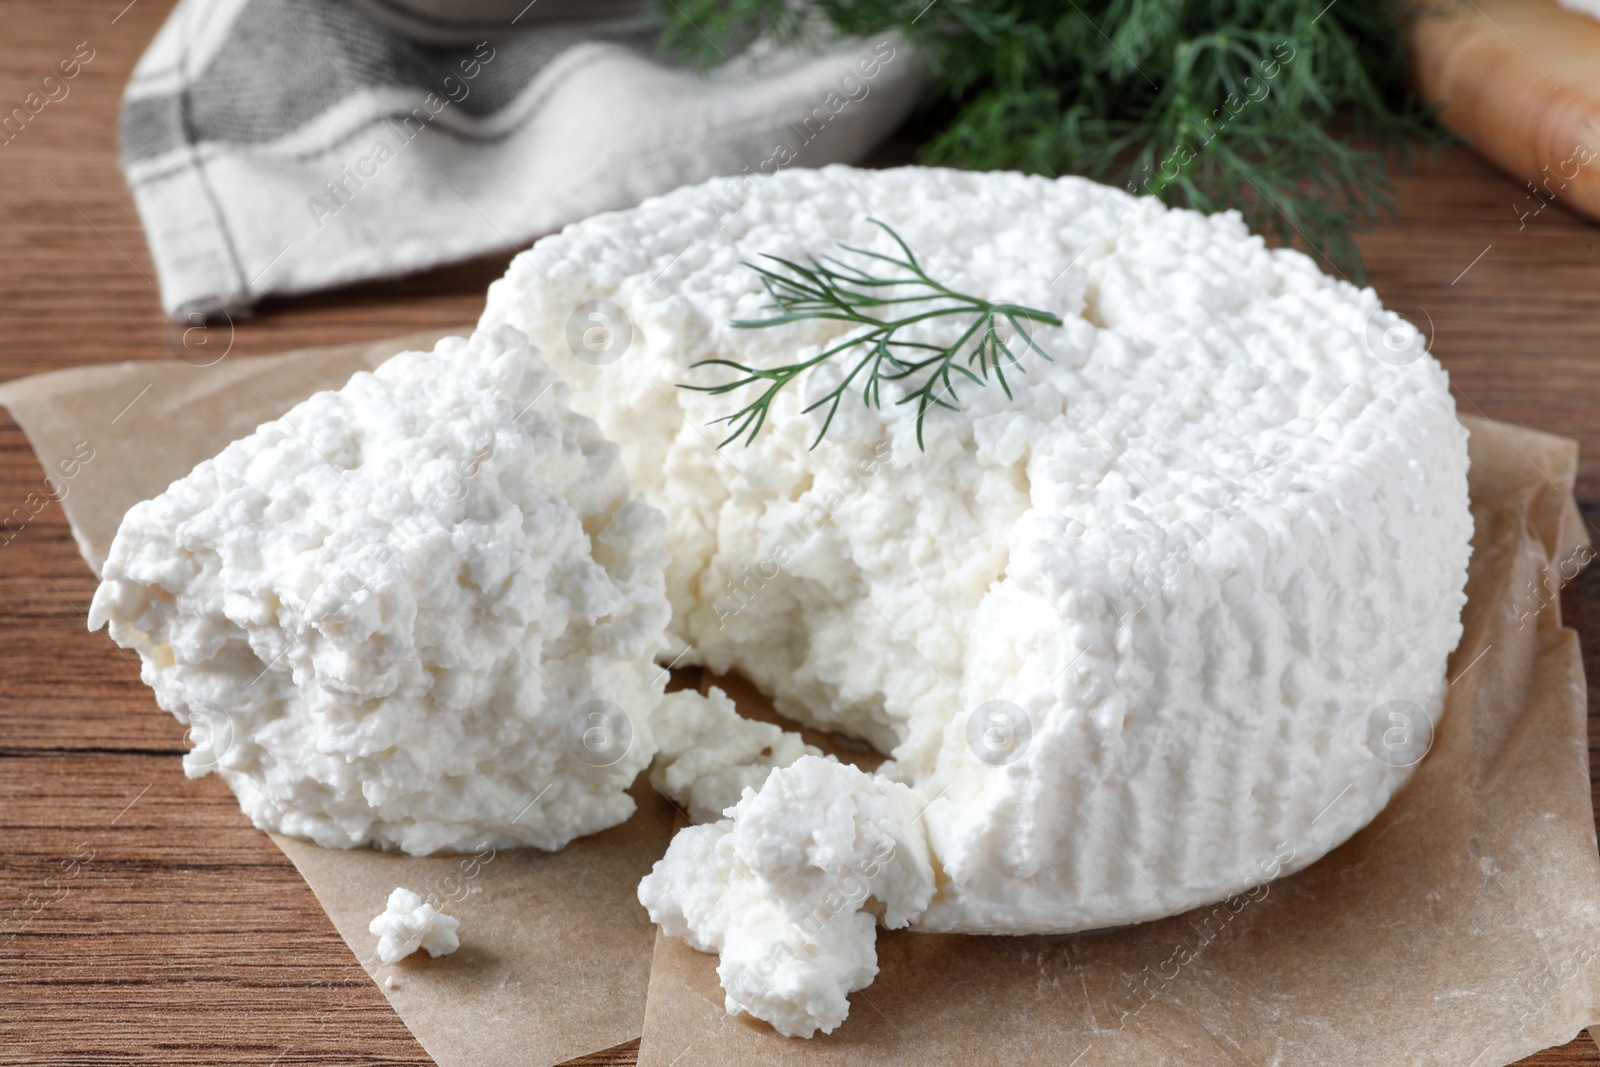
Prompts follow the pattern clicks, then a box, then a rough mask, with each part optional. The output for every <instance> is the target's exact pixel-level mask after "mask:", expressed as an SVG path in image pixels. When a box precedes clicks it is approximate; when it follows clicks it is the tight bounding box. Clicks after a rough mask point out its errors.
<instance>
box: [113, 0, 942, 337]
mask: <svg viewBox="0 0 1600 1067" xmlns="http://www.w3.org/2000/svg"><path fill="white" fill-rule="evenodd" d="M510 2H511V0H463V2H460V3H454V4H442V3H441V0H182V2H181V3H179V4H178V6H177V7H176V8H175V9H174V11H173V13H172V15H171V17H170V18H169V19H168V20H167V23H166V24H165V25H164V26H163V27H162V28H161V30H160V32H159V33H158V34H157V36H156V38H155V40H154V41H153V42H152V43H151V45H150V47H149V49H148V51H146V53H145V55H144V56H143V58H142V59H141V60H140V62H139V65H138V67H137V68H135V70H134V73H133V77H132V79H131V80H130V81H129V83H128V88H127V92H126V96H125V98H124V101H123V114H122V166H123V169H124V171H125V173H126V174H127V178H128V184H129V185H130V186H131V187H132V190H133V195H134V200H135V202H136V203H137V205H138V209H139V214H140V217H141V218H142V220H143V222H144V227H145V232H146V234H147V236H148V239H149V242H150V250H151V253H152V255H153V257H154V259H155V264H156V269H157V271H158V272H159V274H160V278H161V301H162V304H163V306H164V307H165V308H166V310H167V312H168V313H169V314H171V315H174V316H180V317H188V316H191V315H194V314H196V313H205V314H210V313H215V312H218V311H228V312H233V311H237V310H241V309H244V308H248V307H249V306H250V305H252V304H254V303H255V302H256V301H257V300H259V299H261V298H262V297H263V296H266V295H268V294H290V293H303V292H307V291H310V290H315V289H324V288H328V287H331V286H336V285H340V284H344V283H348V282H353V281H357V280H360V279H367V278H377V277H384V276H390V275H396V274H402V273H406V272H409V271H416V270H420V269H422V268H426V267H430V266H433V265H435V264H440V263H445V262H449V261H452V260H459V259H464V258H468V257H471V256H474V255H479V254H483V253H487V252H490V251H493V250H496V249H502V248H508V247H516V246H521V245H524V244H526V243H528V242H529V241H530V240H532V239H533V238H535V237H538V236H540V235H542V234H545V233H549V232H552V231H554V230H557V229H559V228H560V227H562V226H564V225H566V224H567V223H569V222H573V221H575V220H577V219H581V218H584V217H586V216H588V215H592V214H594V213H595V212H598V211H606V210H611V209H615V208H624V207H630V206H632V205H634V204H637V203H638V202H639V201H641V200H643V199H644V198H646V197H649V196H652V195H655V194H657V193H662V192H666V191H668V190H670V189H673V188H675V187H677V186H679V185H682V184H685V183H689V182H696V181H701V180H704V179H707V178H711V177H714V176H716V175H732V176H737V178H736V180H737V181H738V182H741V183H743V187H747V186H748V182H749V181H750V180H752V179H751V177H750V176H755V180H759V175H760V174H761V173H762V172H763V171H766V172H768V173H770V172H772V171H773V170H775V169H778V168H781V167H783V166H818V165H821V164H823V163H829V162H837V161H850V160H854V159H858V158H860V157H861V156H862V155H864V154H865V153H866V152H868V151H869V150H870V149H871V148H872V147H873V146H874V145H875V144H876V143H877V142H878V141H880V140H881V139H882V138H883V137H884V136H885V135H887V134H888V133H889V132H891V131H892V130H893V129H894V127H895V126H896V125H897V124H898V123H899V122H900V121H901V119H902V118H904V116H905V115H906V113H907V112H908V111H909V109H910V108H911V106H912V104H913V103H914V101H915V97H916V94H917V92H918V90H919V88H920V87H921V84H922V82H923V78H922V74H921V70H920V68H919V65H918V64H917V62H916V61H915V59H914V58H913V57H912V55H911V53H910V51H909V49H908V48H907V46H906V45H905V44H904V42H903V41H900V40H898V39H894V38H888V39H885V40H880V41H858V42H851V43H849V44H846V45H840V46H837V47H834V48H832V49H831V50H829V51H827V52H824V53H820V54H805V55H801V54H797V53H786V52H781V51H768V52H766V53H765V54H763V53H762V52H761V51H760V50H759V49H758V50H752V52H750V53H746V54H744V55H741V56H740V57H739V58H738V59H737V60H735V61H731V62H729V63H728V64H727V65H726V66H724V67H723V68H721V69H719V70H716V71H713V72H711V73H709V74H702V73H697V72H694V71H690V70H687V69H683V68H681V67H676V66H673V65H670V64H668V63H665V62H663V61H661V60H660V59H659V58H658V57H657V56H656V50H655V31H654V29H653V26H652V24H651V22H650V21H649V19H648V18H647V17H646V16H645V14H644V12H643V9H642V7H641V5H640V3H639V2H638V0H584V2H579V0H542V2H541V3H539V4H538V6H537V7H536V6H535V4H528V5H527V6H526V7H524V8H522V12H521V14H520V15H518V14H517V13H516V9H515V5H513V6H511V7H507V6H506V5H507V4H508V3H510ZM508 11H509V12H511V14H510V15H508V14H507V12H508ZM513 22H515V23H516V25H513ZM711 221H712V222H713V224H714V222H715V220H711Z"/></svg>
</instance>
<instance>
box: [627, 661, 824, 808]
mask: <svg viewBox="0 0 1600 1067" xmlns="http://www.w3.org/2000/svg"><path fill="white" fill-rule="evenodd" d="M650 729H651V732H652V733H653V734H654V736H655V741H656V757H655V763H654V764H652V765H651V767H650V781H651V783H652V784H653V785H654V786H655V787H656V788H657V789H659V790H660V791H661V792H662V793H663V794H665V795H666V796H667V797H668V798H670V799H671V800H672V801H673V802H674V803H676V804H678V805H680V806H681V807H682V808H684V810H685V812H686V814H687V815H688V816H689V818H690V820H691V821H693V822H697V823H703V822H712V821H714V820H716V819H717V818H719V817H720V816H722V815H723V814H724V813H725V811H726V810H727V809H728V808H731V807H733V806H734V805H735V804H737V803H738V802H739V798H740V797H741V796H742V795H743V794H744V791H745V790H746V789H760V788H761V784H762V783H763V782H764V781H766V778H767V774H768V773H769V772H770V771H771V770H772V769H773V768H774V767H787V766H789V765H790V764H791V763H793V762H794V761H795V760H797V759H799V758H800V757H801V756H807V755H810V756H820V755H821V754H822V753H821V751H820V750H819V749H817V748H815V747H813V746H811V745H808V744H806V743H805V742H804V741H803V740H801V738H800V735H799V734H795V733H791V732H789V731H787V730H784V729H782V728H781V727H778V726H774V725H773V724H771V723H766V722H757V721H756V720H754V719H746V718H742V717H741V716H740V715H739V712H738V710H737V709H736V708H735V707H734V703H733V701H732V700H730V699H728V695H727V694H726V693H724V692H723V691H722V690H721V689H718V688H717V687H716V686H712V687H711V690H710V692H708V693H706V694H705V695H704V696H702V695H700V694H699V693H696V692H694V691H693V690H688V689H685V690H679V691H678V692H675V693H668V694H667V695H666V696H665V697H664V698H663V699H662V701H661V703H660V704H658V705H657V706H656V709H655V711H654V712H652V713H651V716H650Z"/></svg>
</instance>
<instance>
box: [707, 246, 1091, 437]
mask: <svg viewBox="0 0 1600 1067" xmlns="http://www.w3.org/2000/svg"><path fill="white" fill-rule="evenodd" d="M870 221H871V223H872V224H873V225H874V226H878V227H880V228H881V229H882V230H883V231H884V232H885V233H887V234H888V235H889V237H890V239H891V240H893V241H894V243H895V246H896V247H898V248H899V250H900V252H899V254H898V255H896V254H893V253H886V252H873V251H870V250H868V249H865V248H857V247H855V246H853V245H847V244H841V245H840V246H839V247H840V248H841V249H843V250H844V251H846V252H850V253H852V254H854V255H856V256H860V257H862V258H864V259H867V260H870V261H872V262H870V263H867V264H863V265H851V264H849V263H846V262H845V261H844V260H842V259H840V258H839V257H837V256H832V255H825V256H822V257H821V258H820V259H819V258H817V257H816V256H813V255H809V254H808V255H807V256H806V261H805V263H804V264H800V263H796V262H794V261H793V260H789V259H784V258H782V257H781V256H770V255H769V256H763V257H762V258H764V259H767V260H769V261H771V262H772V263H774V264H776V267H766V266H762V265H760V264H756V263H746V264H745V266H747V267H749V268H750V269H751V270H753V271H755V272H756V274H757V275H759V276H760V278H761V284H762V285H763V286H764V287H765V288H766V290H767V295H768V296H770V297H771V298H772V303H773V305H774V308H775V310H776V311H777V314H775V315H772V316H769V317H767V318H763V319H735V320H733V321H732V322H730V323H729V325H730V326H732V327H733V328H735V329H740V330H759V329H764V328H767V327H771V326H783V325H785V324H787V323H791V322H801V321H803V320H815V319H822V320H827V321H832V322H843V323H848V324H849V325H850V326H851V327H852V329H851V331H850V332H849V333H848V334H847V335H846V336H845V337H844V338H843V339H842V340H839V341H836V342H834V343H833V344H831V345H829V346H828V347H826V348H824V349H822V350H821V351H820V352H818V353H817V354H816V355H814V356H812V357H810V358H809V359H803V360H800V361H799V362H796V363H788V364H784V365H783V366H779V367H752V366H750V365H749V364H747V363H740V362H738V361H737V360H732V359H702V360H700V361H698V362H697V363H695V364H694V367H696V368H698V367H728V368H731V369H732V370H734V371H736V372H738V374H739V375H740V377H737V378H734V379H733V380H731V381H726V382H721V383H718V384H716V385H687V384H684V385H680V386H679V388H680V389H693V390H695V391H696V392H702V393H711V394H713V395H717V396H720V395H722V394H724V393H731V392H734V391H736V390H739V389H743V388H745V387H746V386H751V385H754V386H758V387H759V392H758V393H757V394H756V396H755V399H753V400H751V401H750V402H749V403H748V404H746V405H745V406H744V407H743V408H740V409H739V410H738V411H736V412H734V413H733V414H731V415H724V416H723V417H721V418H719V419H716V420H714V421H716V422H726V423H729V424H730V426H731V427H732V432H731V433H729V434H728V436H727V437H726V438H724V439H723V440H722V442H721V443H720V444H719V445H718V446H717V447H719V448H721V447H722V446H723V445H727V444H729V443H730V442H732V441H736V440H738V439H739V438H740V437H743V438H744V439H745V444H746V446H748V445H749V444H750V443H751V442H753V441H755V439H756V435H757V434H759V433H760V432H761V428H762V427H763V426H764V425H766V422H767V415H768V413H769V412H770V411H771V408H772V401H773V400H774V399H775V398H776V397H777V395H778V394H779V393H780V392H781V391H782V390H783V389H784V387H786V386H788V385H789V384H791V383H792V382H794V381H795V379H797V378H799V377H800V376H801V375H803V374H805V373H806V372H807V371H809V370H811V369H812V368H814V367H817V366H818V365H820V364H822V363H825V362H827V361H828V360H830V359H833V358H834V357H835V356H840V355H844V354H845V353H850V355H849V356H848V357H847V360H848V363H849V368H848V369H847V370H846V371H845V372H844V374H843V375H842V376H841V377H840V380H839V383H838V384H837V385H836V386H834V388H833V389H831V390H830V391H829V392H828V393H826V394H825V395H823V396H822V397H820V398H818V399H817V400H815V401H813V402H812V403H811V404H809V405H807V406H806V408H805V409H804V410H805V411H807V412H810V411H815V410H817V409H818V408H822V407H826V408H827V412H828V413H827V415H826V416H825V417H824V418H823V420H822V427H821V428H820V429H819V430H818V431H817V436H816V438H815V439H813V440H812V442H811V447H812V448H816V447H817V445H818V444H819V443H820V442H821V441H822V439H823V437H825V436H827V433H828V428H829V427H830V426H832V425H833V417H834V415H836V414H837V413H838V411H839V405H840V404H841V403H842V402H843V401H844V398H845V397H846V395H848V394H849V393H850V391H851V389H852V387H853V386H857V385H859V387H860V390H861V399H862V402H863V403H865V404H866V405H867V406H869V407H874V408H875V407H880V406H881V404H882V400H883V394H882V386H883V383H884V382H894V383H904V385H905V388H904V390H903V395H902V396H901V397H900V399H899V400H897V401H895V402H896V403H897V404H913V403H914V404H916V405H917V447H918V448H922V447H923V438H922V433H923V425H924V423H925V422H926V421H927V417H928V413H929V412H930V411H932V410H933V409H934V408H944V409H945V410H947V411H955V410H957V408H956V402H957V401H959V399H960V398H959V396H957V393H956V385H957V380H958V378H965V379H966V380H968V381H970V382H972V383H974V384H976V385H979V386H983V385H987V384H988V382H989V375H990V373H991V372H992V373H993V374H994V379H995V380H996V381H997V382H999V384H1000V388H1001V389H1003V390H1005V394H1006V396H1007V397H1010V396H1011V385H1010V383H1008V382H1007V381H1006V373H1005V372H1006V366H1007V364H1010V365H1012V366H1016V365H1017V363H1018V360H1019V359H1020V357H1021V356H1022V355H1023V354H1025V353H1027V352H1030V351H1031V352H1034V353H1036V354H1038V355H1039V356H1042V357H1043V358H1045V359H1049V358H1050V357H1049V356H1048V355H1046V354H1045V352H1044V350H1043V349H1042V348H1040V347H1039V346H1038V344H1036V343H1035V342H1034V340H1033V334H1032V332H1031V331H1030V329H1029V327H1030V326H1031V325H1033V324H1035V323H1045V324H1048V325H1051V326H1060V325H1061V319H1060V317H1059V316H1057V315H1054V314H1052V313H1050V312H1048V311H1041V310H1039V309H1037V308H1028V307H1023V306H1021V305H1020V304H1011V303H1003V302H1001V303H997V302H994V301H989V300H984V299H982V298H980V297H975V296H968V295H967V294H965V293H958V292H956V291H955V290H953V289H951V288H949V287H948V286H946V285H945V284H943V283H942V282H940V281H938V280H936V279H935V278H934V277H933V276H932V275H930V274H929V273H928V272H927V270H926V269H925V268H924V267H923V266H922V263H921V262H920V261H919V260H918V259H917V256H916V253H915V252H913V251H912V250H911V246H910V245H908V244H906V242H905V240H904V239H903V238H902V237H901V236H900V235H899V234H898V233H896V232H895V229H894V227H892V226H890V225H889V224H888V223H887V222H883V221H881V220H879V219H871V220H870ZM872 271H877V272H878V273H872ZM908 290H909V292H908ZM897 292H898V293H899V294H901V295H895V294H896V293H897ZM884 316H887V317H884ZM952 317H954V318H958V319H966V320H968V321H967V325H966V328H965V329H963V330H962V332H961V334H960V335H959V336H958V337H957V338H956V339H955V340H954V341H951V342H950V343H949V344H943V345H937V344H931V343H928V342H923V341H913V340H909V339H907V337H906V336H905V334H904V332H903V331H905V329H906V328H907V327H909V326H914V325H916V324H917V323H920V322H927V321H929V320H931V319H939V318H952ZM854 327H861V329H854ZM1013 344H1017V346H1018V348H1019V349H1020V351H1013V350H1012V345H1013ZM963 357H964V358H963Z"/></svg>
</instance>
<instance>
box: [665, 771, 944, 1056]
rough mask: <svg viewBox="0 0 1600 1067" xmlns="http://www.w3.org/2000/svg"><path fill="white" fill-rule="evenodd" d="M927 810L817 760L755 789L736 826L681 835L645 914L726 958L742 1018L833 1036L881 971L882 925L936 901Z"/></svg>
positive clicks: (886, 785) (891, 925)
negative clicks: (856, 994) (853, 997)
mask: <svg viewBox="0 0 1600 1067" xmlns="http://www.w3.org/2000/svg"><path fill="white" fill-rule="evenodd" d="M925 807H926V802H925V801H924V800H923V798H922V796H921V794H919V793H918V792H916V791H915V790H913V789H909V788H907V787H906V786H904V785H901V784H899V783H898V782H891V781H889V780H888V779H886V778H883V777H881V776H878V775H870V774H866V773H863V772H862V771H860V770H858V769H856V768H855V767H852V766H850V765H849V764H845V763H839V762H838V761H836V760H834V759H833V758H832V757H826V758H824V757H819V756H815V755H808V756H804V757H802V758H800V759H799V760H797V761H796V762H795V763H794V764H793V765H792V766H789V767H786V768H779V769H776V770H773V771H772V772H771V773H770V774H769V776H768V777H767V779H766V782H765V783H764V784H763V785H762V787H761V789H760V791H759V792H758V791H756V790H754V789H749V790H746V792H745V794H744V797H743V799H741V800H740V801H739V803H738V804H737V805H736V806H735V807H734V808H733V810H732V811H731V812H730V814H731V815H732V818H729V819H724V820H722V821H720V822H717V823H714V824H711V825H706V826H695V827H691V828H689V829H687V830H683V831H681V832H679V833H678V835H677V836H676V837H674V838H673V840H672V844H671V845H670V846H669V847H668V849H667V854H666V856H664V857H663V858H662V859H661V860H660V861H658V862H657V863H656V865H655V867H654V868H653V869H652V870H651V872H650V873H649V874H648V875H646V876H645V878H644V880H643V881H642V882H640V883H639V902H640V903H641V904H643V905H644V906H645V908H646V909H648V910H649V912H650V919H651V921H652V922H655V923H657V924H659V925H660V926H661V928H662V930H663V931H665V932H666V933H667V934H669V935H673V936H677V937H684V938H686V939H687V940H688V941H689V943H690V944H691V945H693V946H694V947H695V948H697V949H699V950H700V951H702V952H717V953H720V954H721V956H722V959H721V960H720V962H719V963H718V966H717V974H718V976H719V977H720V978H721V980H722V987H723V990H724V992H725V994H726V1002H727V1003H726V1006H727V1010H728V1011H729V1012H730V1013H735V1012H741V1011H742V1012H748V1013H749V1014H751V1015H754V1016H755V1017H756V1018H759V1019H765V1020H766V1021H767V1022H769V1023H771V1024H772V1026H773V1027H774V1028H775V1029H776V1030H777V1031H778V1032H779V1033H782V1034H786V1035H788V1036H791V1037H810V1036H811V1035H812V1034H813V1033H814V1032H816V1031H817V1030H819V1029H820V1030H821V1031H822V1032H823V1033H830V1032H832V1031H833V1029H834V1028H835V1027H837V1026H838V1025H839V1024H840V1023H841V1022H843V1021H844V1019H845V1016H846V1015H847V1014H848V1013H849V1002H848V1000H847V999H846V998H847V996H848V994H850V993H851V992H853V991H855V990H857V989H860V988H862V987H863V986H865V985H867V984H868V983H870V982H871V981H872V979H873V978H874V977H876V975H877V973H878V962H877V950H876V948H875V942H876V940H877V927H878V925H879V924H880V923H881V924H882V925H883V926H884V927H886V928H887V929H891V930H894V929H899V928H901V927H903V926H905V925H907V924H908V923H909V922H910V921H911V920H912V919H913V918H914V917H915V916H917V915H918V914H920V913H921V912H922V911H923V910H924V909H925V908H927V906H928V902H929V901H930V900H931V899H932V898H933V892H934V882H935V878H934V870H933V864H932V858H931V856H930V853H929V850H928V842H927V836H926V833H925V831H924V829H923V826H922V812H923V809H924V808H925Z"/></svg>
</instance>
